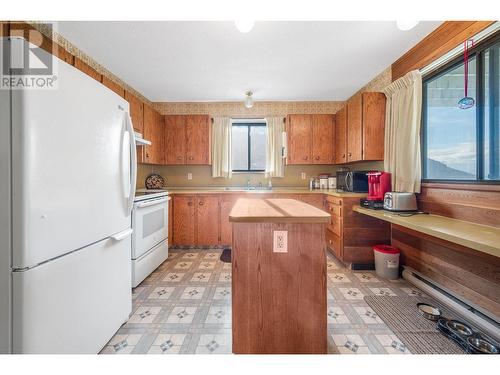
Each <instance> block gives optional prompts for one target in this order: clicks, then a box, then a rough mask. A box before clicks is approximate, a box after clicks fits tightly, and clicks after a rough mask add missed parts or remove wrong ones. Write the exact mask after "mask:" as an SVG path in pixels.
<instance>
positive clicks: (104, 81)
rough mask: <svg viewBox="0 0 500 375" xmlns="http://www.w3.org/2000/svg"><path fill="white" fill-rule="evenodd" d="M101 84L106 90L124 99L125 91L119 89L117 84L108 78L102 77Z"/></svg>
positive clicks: (121, 88)
mask: <svg viewBox="0 0 500 375" xmlns="http://www.w3.org/2000/svg"><path fill="white" fill-rule="evenodd" d="M102 84H103V85H104V86H106V87H107V88H108V89H110V90H111V91H113V92H115V93H117V94H118V95H120V96H121V97H122V98H124V97H125V90H124V88H123V87H121V86H120V85H119V84H118V83H116V82H114V81H112V80H110V79H109V78H108V77H106V76H102Z"/></svg>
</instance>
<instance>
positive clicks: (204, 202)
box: [196, 195, 220, 245]
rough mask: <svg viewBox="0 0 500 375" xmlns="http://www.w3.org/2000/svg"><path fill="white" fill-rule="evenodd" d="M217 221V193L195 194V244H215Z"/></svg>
mask: <svg viewBox="0 0 500 375" xmlns="http://www.w3.org/2000/svg"><path fill="white" fill-rule="evenodd" d="M219 223H220V219H219V197H218V196H217V195H198V196H196V244H198V245H217V244H218V243H219Z"/></svg>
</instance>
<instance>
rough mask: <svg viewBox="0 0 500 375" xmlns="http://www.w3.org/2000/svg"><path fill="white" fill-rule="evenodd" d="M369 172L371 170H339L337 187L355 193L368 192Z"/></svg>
mask: <svg viewBox="0 0 500 375" xmlns="http://www.w3.org/2000/svg"><path fill="white" fill-rule="evenodd" d="M368 172H369V171H342V172H337V189H339V190H342V191H349V192H353V193H367V192H368V175H367V173H368Z"/></svg>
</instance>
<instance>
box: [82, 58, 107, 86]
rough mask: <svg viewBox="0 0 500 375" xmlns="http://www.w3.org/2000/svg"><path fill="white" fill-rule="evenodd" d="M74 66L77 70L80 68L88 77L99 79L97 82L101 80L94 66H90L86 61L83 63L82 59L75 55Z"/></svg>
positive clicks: (100, 75)
mask: <svg viewBox="0 0 500 375" xmlns="http://www.w3.org/2000/svg"><path fill="white" fill-rule="evenodd" d="M75 68H77V69H78V70H81V71H82V72H84V73H85V74H86V75H88V76H89V77H92V78H94V79H95V80H96V81H99V82H101V81H102V74H101V73H99V72H98V71H97V70H95V69H94V68H92V67H91V66H90V65H88V64H87V63H85V62H83V61H82V60H80V59H79V58H78V57H75Z"/></svg>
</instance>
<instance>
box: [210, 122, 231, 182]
mask: <svg viewBox="0 0 500 375" xmlns="http://www.w3.org/2000/svg"><path fill="white" fill-rule="evenodd" d="M231 175H232V166H231V119H230V118H229V117H216V118H214V123H213V124H212V177H223V178H231Z"/></svg>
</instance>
